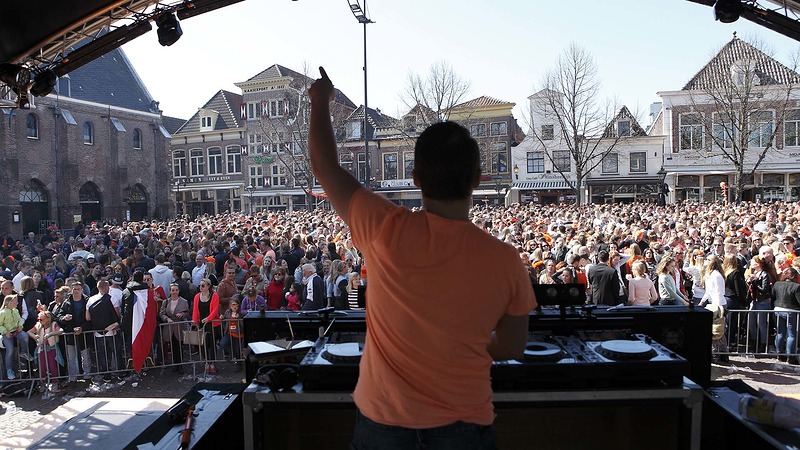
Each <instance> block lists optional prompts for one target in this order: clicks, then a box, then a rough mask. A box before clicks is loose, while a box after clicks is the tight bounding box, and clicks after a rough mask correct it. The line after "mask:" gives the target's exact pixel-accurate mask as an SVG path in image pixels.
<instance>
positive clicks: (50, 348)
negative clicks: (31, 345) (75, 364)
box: [28, 311, 64, 392]
mask: <svg viewBox="0 0 800 450" xmlns="http://www.w3.org/2000/svg"><path fill="white" fill-rule="evenodd" d="M28 335H30V337H31V338H33V339H35V340H36V353H37V354H38V355H39V368H40V370H41V372H42V374H44V375H46V376H47V385H48V388H49V389H50V392H58V391H59V386H58V380H57V379H58V366H63V365H64V356H63V355H62V354H61V350H59V348H58V340H59V336H60V335H61V327H60V326H58V324H57V323H56V322H55V321H54V320H53V313H51V312H50V311H40V312H39V315H38V321H37V322H36V325H34V326H33V328H31V329H30V330H28Z"/></svg>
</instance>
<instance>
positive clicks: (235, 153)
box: [225, 145, 242, 174]
mask: <svg viewBox="0 0 800 450" xmlns="http://www.w3.org/2000/svg"><path fill="white" fill-rule="evenodd" d="M225 157H226V159H227V162H228V173H229V174H230V173H242V148H241V147H240V146H238V145H229V146H228V147H226V148H225Z"/></svg>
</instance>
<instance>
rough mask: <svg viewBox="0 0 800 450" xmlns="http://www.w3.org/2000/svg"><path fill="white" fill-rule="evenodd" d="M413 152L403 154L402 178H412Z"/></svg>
mask: <svg viewBox="0 0 800 450" xmlns="http://www.w3.org/2000/svg"><path fill="white" fill-rule="evenodd" d="M413 171H414V152H405V153H403V178H406V179H411V178H413V177H414V175H413V174H412V172H413Z"/></svg>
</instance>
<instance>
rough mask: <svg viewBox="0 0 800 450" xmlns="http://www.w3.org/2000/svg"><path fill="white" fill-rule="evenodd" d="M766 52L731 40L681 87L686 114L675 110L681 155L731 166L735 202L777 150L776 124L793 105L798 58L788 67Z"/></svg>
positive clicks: (759, 45) (756, 42) (758, 43)
mask: <svg viewBox="0 0 800 450" xmlns="http://www.w3.org/2000/svg"><path fill="white" fill-rule="evenodd" d="M769 53H771V51H769V50H768V49H767V48H766V46H765V45H764V44H763V42H761V41H759V40H758V39H755V40H754V41H753V43H752V44H751V43H747V42H745V41H743V40H741V39H738V38H737V37H736V36H735V35H734V38H733V39H732V40H731V41H730V42H729V43H728V44H726V46H725V47H723V48H722V50H720V52H719V53H718V54H717V56H716V57H715V58H714V59H712V60H711V62H710V63H709V64H708V65H707V66H706V67H705V68H704V69H703V70H701V71H700V72H699V73H698V74H697V75H696V76H695V77H694V78H693V79H692V80H690V81H689V83H687V85H686V86H685V87H684V90H688V91H689V95H690V100H689V101H690V106H689V108H688V110H686V109H680V108H676V109H677V110H678V111H677V112H678V113H679V120H680V122H679V123H680V125H679V126H680V140H679V144H678V145H679V149H680V151H687V150H689V151H692V152H694V153H696V154H697V155H699V156H700V157H701V158H703V159H705V160H708V161H714V158H716V159H717V160H719V161H720V162H721V163H725V162H729V163H730V164H732V165H733V168H734V181H733V186H732V188H733V196H732V197H733V199H734V200H735V201H736V202H739V201H741V200H742V192H743V190H744V187H745V185H746V184H748V183H753V181H748V180H754V176H755V172H756V170H757V169H758V168H759V166H760V165H761V163H762V162H764V160H765V158H767V157H768V156H769V155H770V154H771V153H773V152H776V153H777V152H779V151H780V150H779V148H780V147H782V146H781V145H777V146H776V135H777V134H778V133H779V130H780V129H781V128H782V127H779V126H777V125H776V124H782V123H784V120H785V119H786V115H787V111H791V110H790V109H789V108H795V106H794V105H795V104H796V101H795V97H796V95H793V94H796V93H795V92H794V91H795V90H796V89H797V86H796V84H797V83H798V82H800V75H798V74H797V72H796V70H797V64H798V54H797V53H796V54H795V55H794V56H793V57H792V59H791V64H790V67H787V66H784V65H782V64H780V63H778V62H777V61H775V59H774V58H773V57H772V56H770V55H769ZM794 111H796V110H794ZM787 132H788V130H787ZM796 134H797V131H795V135H796ZM703 137H705V138H706V140H705V142H704V141H703ZM795 145H796V144H795Z"/></svg>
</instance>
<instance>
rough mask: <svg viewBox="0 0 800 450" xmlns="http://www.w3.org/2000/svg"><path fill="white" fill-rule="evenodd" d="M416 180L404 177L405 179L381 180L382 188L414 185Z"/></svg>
mask: <svg viewBox="0 0 800 450" xmlns="http://www.w3.org/2000/svg"><path fill="white" fill-rule="evenodd" d="M413 186H414V180H413V179H409V178H406V179H403V180H381V187H382V188H399V187H413Z"/></svg>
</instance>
